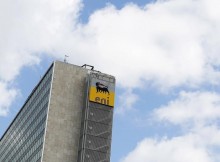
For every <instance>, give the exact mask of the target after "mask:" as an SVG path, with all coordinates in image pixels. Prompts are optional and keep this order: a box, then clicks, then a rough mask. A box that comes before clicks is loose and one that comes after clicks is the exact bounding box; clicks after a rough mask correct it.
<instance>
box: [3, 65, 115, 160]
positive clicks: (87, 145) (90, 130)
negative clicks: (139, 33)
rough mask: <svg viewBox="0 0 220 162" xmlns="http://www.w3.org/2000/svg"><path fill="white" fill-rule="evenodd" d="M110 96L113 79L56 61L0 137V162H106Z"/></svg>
mask: <svg viewBox="0 0 220 162" xmlns="http://www.w3.org/2000/svg"><path fill="white" fill-rule="evenodd" d="M30 77H31V76H30ZM114 93H115V78H114V77H113V76H110V75H107V74H104V73H101V72H98V71H95V70H93V67H91V69H88V68H87V65H84V66H83V67H81V66H76V65H72V64H68V63H64V62H59V61H55V62H54V63H53V64H52V65H51V66H50V68H49V69H48V70H47V72H46V73H45V75H44V76H43V78H42V79H41V80H40V82H39V83H38V84H37V85H36V87H35V88H34V89H33V91H32V92H31V94H30V95H29V97H28V98H27V100H26V102H25V103H24V105H23V107H22V108H21V110H20V111H19V112H18V114H17V115H16V117H15V118H14V120H13V121H12V123H11V124H10V126H9V127H8V129H7V130H6V132H5V133H4V134H3V136H2V137H1V141H0V162H109V161H110V151H111V134H112V119H113V107H114V95H115V94H114Z"/></svg>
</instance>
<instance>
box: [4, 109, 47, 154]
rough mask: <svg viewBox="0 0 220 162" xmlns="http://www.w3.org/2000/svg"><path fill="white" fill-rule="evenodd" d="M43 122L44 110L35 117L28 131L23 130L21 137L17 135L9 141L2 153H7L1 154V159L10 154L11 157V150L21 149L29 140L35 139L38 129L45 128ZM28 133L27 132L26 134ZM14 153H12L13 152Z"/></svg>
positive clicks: (44, 118) (44, 117)
mask: <svg viewBox="0 0 220 162" xmlns="http://www.w3.org/2000/svg"><path fill="white" fill-rule="evenodd" d="M45 120H46V110H43V109H42V111H41V112H40V113H39V114H38V115H37V116H36V117H35V121H34V123H33V125H31V127H30V128H29V129H28V130H25V131H24V133H23V134H22V135H20V134H18V135H17V137H18V138H17V139H11V141H10V145H8V147H7V148H6V149H5V150H7V151H5V150H4V152H3V153H7V155H5V154H2V155H1V156H2V157H5V156H7V157H8V156H9V155H10V154H11V155H13V154H14V153H13V150H15V151H16V150H18V149H19V147H21V146H22V147H23V146H24V145H25V144H26V143H27V142H26V141H28V140H30V138H35V137H36V136H37V134H38V133H39V131H40V129H43V128H44V127H45ZM27 131H28V132H27ZM15 151H14V152H15Z"/></svg>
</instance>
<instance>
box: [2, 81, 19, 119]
mask: <svg viewBox="0 0 220 162" xmlns="http://www.w3.org/2000/svg"><path fill="white" fill-rule="evenodd" d="M0 94H1V97H0V116H6V115H7V114H8V111H9V106H10V105H11V103H12V101H13V100H14V99H15V97H16V96H17V94H18V91H16V90H15V89H9V88H8V87H7V85H6V84H4V83H1V82H0Z"/></svg>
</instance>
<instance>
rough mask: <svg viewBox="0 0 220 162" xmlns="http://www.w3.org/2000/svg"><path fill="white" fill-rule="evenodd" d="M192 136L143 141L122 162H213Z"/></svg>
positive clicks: (206, 151)
mask: <svg viewBox="0 0 220 162" xmlns="http://www.w3.org/2000/svg"><path fill="white" fill-rule="evenodd" d="M194 138H195V137H193V136H190V135H187V136H181V137H175V138H172V139H162V140H156V139H144V140H143V141H141V142H140V143H139V144H138V145H137V147H136V148H135V149H134V150H133V151H132V152H130V153H129V154H128V155H127V156H126V157H125V158H124V159H123V160H122V162H133V161H135V162H186V161H193V162H214V161H213V160H212V157H210V155H209V152H208V150H206V148H205V147H203V146H198V143H195V142H194Z"/></svg>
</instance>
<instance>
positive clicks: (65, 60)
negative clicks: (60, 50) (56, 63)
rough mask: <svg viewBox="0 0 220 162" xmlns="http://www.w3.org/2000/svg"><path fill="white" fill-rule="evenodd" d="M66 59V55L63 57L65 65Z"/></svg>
mask: <svg viewBox="0 0 220 162" xmlns="http://www.w3.org/2000/svg"><path fill="white" fill-rule="evenodd" d="M67 57H69V56H67V55H65V56H64V62H65V63H67V59H66V58H67Z"/></svg>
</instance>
